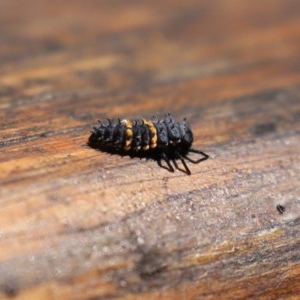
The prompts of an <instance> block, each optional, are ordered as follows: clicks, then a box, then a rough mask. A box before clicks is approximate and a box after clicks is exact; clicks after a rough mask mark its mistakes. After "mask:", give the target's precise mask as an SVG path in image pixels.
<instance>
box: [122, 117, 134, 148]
mask: <svg viewBox="0 0 300 300" xmlns="http://www.w3.org/2000/svg"><path fill="white" fill-rule="evenodd" d="M121 123H122V124H124V125H126V130H125V145H124V150H125V151H129V150H130V149H131V144H132V140H133V132H132V122H131V121H130V120H126V119H125V120H122V121H121Z"/></svg>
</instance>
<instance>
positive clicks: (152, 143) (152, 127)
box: [143, 119, 157, 150]
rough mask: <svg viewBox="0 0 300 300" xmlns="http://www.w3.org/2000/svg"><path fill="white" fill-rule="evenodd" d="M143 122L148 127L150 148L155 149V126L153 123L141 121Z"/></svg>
mask: <svg viewBox="0 0 300 300" xmlns="http://www.w3.org/2000/svg"><path fill="white" fill-rule="evenodd" d="M143 121H144V124H145V125H147V126H148V128H149V131H150V148H151V149H155V148H156V147H157V130H156V127H155V125H154V124H153V122H152V121H151V120H145V119H143ZM148 149H149V148H148ZM148 149H147V150H148Z"/></svg>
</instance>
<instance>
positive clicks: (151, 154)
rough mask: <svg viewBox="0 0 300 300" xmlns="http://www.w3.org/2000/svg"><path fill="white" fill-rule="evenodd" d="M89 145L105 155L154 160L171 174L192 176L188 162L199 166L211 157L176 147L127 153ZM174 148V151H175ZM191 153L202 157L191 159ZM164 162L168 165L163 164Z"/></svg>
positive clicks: (103, 146)
mask: <svg viewBox="0 0 300 300" xmlns="http://www.w3.org/2000/svg"><path fill="white" fill-rule="evenodd" d="M87 145H88V146H89V147H90V148H93V149H95V150H98V151H101V152H104V153H109V154H112V155H118V156H122V157H124V156H127V157H130V158H132V159H133V158H140V159H143V158H145V159H146V160H154V161H156V162H157V164H158V165H159V166H160V167H161V168H163V169H165V170H167V171H169V172H172V173H173V172H175V169H177V170H179V171H181V172H183V173H185V174H187V175H191V171H190V169H189V167H188V166H187V164H186V161H185V160H187V161H189V162H191V163H193V164H199V163H200V162H202V161H205V160H207V159H208V158H209V156H208V155H207V154H206V153H204V152H203V151H200V150H197V149H193V148H189V149H180V150H178V149H177V148H176V147H169V148H168V149H160V148H155V149H149V150H148V151H141V152H137V151H125V150H123V149H115V148H113V147H110V146H107V145H99V144H94V143H93V142H91V141H88V143H87ZM173 148H174V149H173ZM190 153H196V154H199V155H200V157H198V158H197V159H192V158H191V157H189V154H190ZM178 160H180V161H181V163H182V166H180V165H179V164H178ZM163 161H164V162H165V163H166V165H165V164H163ZM171 162H172V163H173V165H174V167H175V168H174V167H173V166H172V164H171Z"/></svg>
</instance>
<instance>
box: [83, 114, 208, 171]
mask: <svg viewBox="0 0 300 300" xmlns="http://www.w3.org/2000/svg"><path fill="white" fill-rule="evenodd" d="M99 122H100V124H99V125H98V126H95V127H94V128H93V131H92V132H91V133H92V134H91V136H90V138H89V142H88V144H89V145H90V146H91V147H93V148H98V149H100V150H101V149H105V150H106V151H110V150H111V151H114V152H117V153H118V152H119V153H120V154H121V153H124V152H125V153H139V154H140V153H145V154H150V153H156V154H158V156H157V157H158V159H159V165H160V166H162V164H161V160H164V161H165V162H166V163H167V165H168V170H169V171H171V172H174V168H173V166H172V165H171V163H170V160H172V161H173V163H174V165H175V168H176V169H178V170H181V171H184V172H185V173H186V174H188V175H190V174H191V171H190V169H189V168H188V166H187V164H186V162H185V160H187V161H189V162H191V163H193V164H198V163H200V162H201V161H204V160H206V159H208V157H209V156H208V155H207V154H206V153H204V152H203V151H200V150H196V149H193V148H192V143H193V141H194V137H193V132H192V130H191V128H190V125H189V123H188V121H187V120H186V119H183V120H182V121H180V122H175V121H174V119H173V118H172V116H171V114H166V115H165V118H164V119H163V120H157V119H155V118H154V117H153V118H152V119H139V120H129V119H123V120H120V119H118V121H112V120H110V119H108V122H106V123H105V124H104V123H103V122H102V121H99ZM190 152H193V153H198V154H200V155H201V157H200V158H199V159H197V160H193V159H191V158H190V157H188V154H189V153H190ZM178 159H179V160H181V162H182V165H183V166H184V170H182V169H180V168H179V166H178V164H177V161H176V160H178Z"/></svg>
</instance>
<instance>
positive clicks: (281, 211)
mask: <svg viewBox="0 0 300 300" xmlns="http://www.w3.org/2000/svg"><path fill="white" fill-rule="evenodd" d="M276 208H277V210H278V212H279V213H280V214H281V215H282V214H283V213H284V212H285V207H284V206H283V205H281V204H277V206H276Z"/></svg>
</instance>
